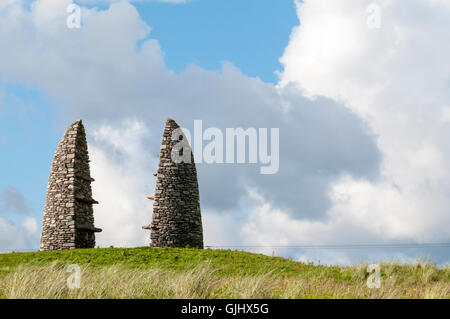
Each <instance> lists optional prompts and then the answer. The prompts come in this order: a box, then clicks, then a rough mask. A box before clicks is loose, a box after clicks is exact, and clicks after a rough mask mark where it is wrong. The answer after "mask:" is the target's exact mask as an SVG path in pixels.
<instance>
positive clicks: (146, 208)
mask: <svg viewBox="0 0 450 319" xmlns="http://www.w3.org/2000/svg"><path fill="white" fill-rule="evenodd" d="M147 134H148V129H147V128H146V127H145V126H144V125H143V124H142V123H141V122H139V121H136V120H134V121H130V120H128V121H125V122H123V123H121V125H116V126H114V127H112V126H110V125H106V124H104V125H101V126H100V127H98V128H96V129H94V130H91V132H90V136H91V138H90V140H89V141H90V146H89V151H90V158H91V161H92V164H91V173H92V176H94V178H95V179H96V182H94V183H93V185H92V187H93V194H94V197H95V198H96V199H97V200H98V201H99V205H96V207H95V208H94V212H95V224H96V225H97V227H100V228H102V229H103V232H101V233H99V234H97V236H96V238H97V245H99V246H102V247H105V246H110V245H113V246H115V247H134V246H146V245H148V243H149V241H150V240H149V238H150V235H149V233H148V231H145V230H142V229H141V227H142V226H144V225H147V224H149V223H150V221H151V215H152V206H153V202H151V201H150V200H148V199H147V198H146V195H147V194H149V193H151V192H152V191H153V189H154V179H155V177H154V176H153V175H152V174H153V170H152V167H155V166H156V165H155V163H156V157H155V156H152V154H151V153H150V152H149V150H146V146H145V144H144V142H145V139H146V138H147V136H146V135H147Z"/></svg>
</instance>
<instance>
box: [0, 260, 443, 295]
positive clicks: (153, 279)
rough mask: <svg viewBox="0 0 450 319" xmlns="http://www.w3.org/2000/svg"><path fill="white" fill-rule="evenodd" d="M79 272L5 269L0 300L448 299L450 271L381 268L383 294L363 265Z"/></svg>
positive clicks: (60, 267)
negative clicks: (291, 270) (73, 281)
mask: <svg viewBox="0 0 450 319" xmlns="http://www.w3.org/2000/svg"><path fill="white" fill-rule="evenodd" d="M80 267H81V286H80V288H78V289H69V288H68V286H67V278H68V277H69V276H70V273H68V272H67V271H66V270H67V264H66V263H64V262H61V261H54V262H52V263H50V264H40V265H39V264H21V265H17V266H15V267H13V268H8V269H6V270H5V269H3V271H4V273H3V275H2V276H1V277H0V298H92V299H97V298H119V299H123V298H158V299H166V298H187V299H195V298H243V299H245V298H255V299H259V298H285V299H289V298H450V269H449V268H448V267H447V268H444V269H438V268H436V267H435V266H434V265H432V264H427V263H418V264H411V265H399V264H398V263H395V262H392V263H387V264H383V265H382V266H381V267H382V269H383V272H382V284H381V288H379V289H376V288H373V289H370V288H368V287H367V286H366V280H367V276H368V274H367V272H366V268H367V265H364V264H362V265H358V266H353V267H339V268H337V267H334V268H333V269H334V270H333V272H330V270H329V269H327V268H326V267H324V268H322V270H320V271H316V272H314V273H310V272H308V271H306V272H299V273H298V274H297V275H295V276H281V275H280V273H278V272H277V271H276V270H272V271H259V272H256V273H253V274H247V273H242V274H240V273H238V272H237V273H235V274H232V275H223V274H219V273H218V272H217V269H215V268H214V267H213V266H212V264H211V263H210V262H208V261H206V262H202V263H200V264H198V265H197V266H195V267H193V268H192V269H190V270H173V269H167V268H162V267H151V266H150V267H148V268H133V267H129V266H127V265H112V266H103V267H92V266H89V265H80ZM345 274H346V275H345ZM348 274H350V275H349V276H347V275H348ZM343 275H345V276H343Z"/></svg>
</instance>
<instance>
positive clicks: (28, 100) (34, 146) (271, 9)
mask: <svg viewBox="0 0 450 319" xmlns="http://www.w3.org/2000/svg"><path fill="white" fill-rule="evenodd" d="M30 3H31V1H29V2H28V4H30ZM134 5H135V7H136V8H137V9H138V11H139V14H140V16H141V18H142V19H143V20H144V21H145V22H146V23H147V24H148V25H149V26H150V27H151V28H152V31H151V34H150V35H149V37H148V38H154V39H157V40H158V41H159V43H160V45H161V48H162V51H163V52H164V54H165V63H166V65H167V67H168V68H169V69H171V70H173V71H175V72H182V71H183V70H185V69H186V67H187V66H188V65H189V64H196V65H199V66H201V67H203V68H205V69H208V70H219V69H220V68H221V64H222V63H223V62H225V61H229V62H231V63H233V64H234V65H235V66H237V67H238V68H239V69H240V70H241V71H242V72H243V73H245V74H247V75H249V76H251V77H259V78H261V79H262V80H263V81H266V82H273V83H275V82H277V81H278V77H277V76H276V75H275V73H274V72H275V71H276V70H280V69H281V66H280V63H279V61H278V58H279V57H280V56H281V55H282V53H283V50H284V48H285V47H286V45H287V44H288V41H289V34H290V31H291V29H292V27H293V26H295V25H296V24H297V23H298V20H297V16H296V14H295V6H294V3H293V2H292V1H290V0H282V1H277V6H273V1H272V0H258V1H256V0H248V1H239V0H230V1H220V0H193V1H189V2H188V3H185V4H170V3H160V2H142V3H139V2H138V3H135V4H134ZM90 7H97V8H99V9H101V10H105V9H107V7H108V5H107V4H97V5H95V6H90ZM28 8H29V6H28ZM174 21H176V23H174ZM141 42H142V41H141ZM138 45H139V43H138ZM0 87H1V88H2V91H3V92H4V95H5V96H4V98H3V100H1V99H0V103H1V104H0V106H1V108H0V150H1V154H2V156H1V157H0V166H1V167H4V168H7V169H5V170H3V171H2V178H1V179H0V190H1V189H4V188H6V187H9V186H11V185H14V187H15V188H17V189H18V190H20V191H21V192H22V193H23V194H24V196H25V198H26V200H27V204H28V205H29V207H30V214H31V215H32V216H34V217H36V218H37V219H38V220H39V221H40V220H41V219H42V211H43V206H44V202H45V191H46V186H47V179H48V173H49V171H50V164H51V161H52V158H53V153H54V151H55V150H56V146H57V144H58V142H59V139H60V138H61V136H62V133H63V131H64V129H65V127H64V124H63V123H65V122H63V120H61V117H60V114H59V113H58V107H57V103H55V102H54V100H52V99H51V98H50V97H48V96H47V95H46V92H45V91H44V90H42V89H40V88H39V86H37V85H23V84H14V83H7V82H3V83H2V82H0ZM0 96H1V95H0ZM8 218H9V219H11V220H12V221H13V222H15V223H20V222H21V221H22V220H23V218H24V216H22V215H18V214H8ZM0 248H7V247H0ZM23 248H28V247H23ZM33 248H37V244H36V243H34V245H33Z"/></svg>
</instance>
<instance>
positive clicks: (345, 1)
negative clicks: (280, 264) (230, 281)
mask: <svg viewBox="0 0 450 319" xmlns="http://www.w3.org/2000/svg"><path fill="white" fill-rule="evenodd" d="M72 3H73V1H71V0H30V1H28V0H27V1H26V0H14V1H13V0H6V1H2V2H1V3H0V43H1V47H2V50H0V152H1V155H2V156H0V167H1V168H2V170H1V175H0V176H1V178H0V230H1V231H0V250H8V249H16V250H17V249H19V250H20V249H38V247H39V236H40V227H41V223H42V212H43V205H44V200H45V192H46V185H47V179H48V173H49V170H50V165H51V161H52V157H53V154H54V151H55V150H56V146H57V144H58V141H59V139H60V138H61V137H62V135H63V133H64V130H65V128H66V127H67V126H68V125H69V124H70V123H72V122H73V121H75V120H76V119H78V118H82V119H83V121H84V123H85V126H86V130H87V135H88V143H89V152H90V157H91V171H92V176H93V177H94V178H95V179H96V182H95V183H93V192H94V198H95V199H97V200H98V201H99V202H100V204H99V205H96V207H95V220H96V226H97V227H100V228H103V230H104V231H103V232H102V233H100V234H98V235H97V243H98V245H100V246H102V247H109V246H111V245H113V246H116V247H135V246H145V245H148V242H149V234H148V232H146V231H141V226H142V225H147V224H149V222H150V219H151V202H150V201H149V200H147V199H146V198H145V195H146V194H148V193H151V192H152V190H153V188H154V185H155V180H154V177H153V175H152V173H153V172H154V170H155V168H156V167H157V163H158V158H157V155H158V150H159V144H160V139H161V135H162V130H163V125H164V122H165V119H166V118H167V117H172V118H174V119H175V120H176V121H177V122H178V123H179V124H180V125H181V126H183V127H186V128H188V129H192V128H193V124H194V120H198V119H201V120H202V121H203V126H204V127H217V128H220V129H222V130H225V128H238V127H244V128H249V127H255V128H279V130H280V141H279V150H280V164H279V171H278V172H277V173H276V174H272V175H261V174H259V166H258V165H252V164H251V163H250V164H235V165H233V164H217V163H216V164H205V163H204V164H199V165H197V169H198V178H199V187H200V198H201V207H202V217H203V226H204V233H205V245H208V246H225V247H227V246H232V245H235V246H261V247H260V248H244V249H247V250H251V251H257V252H262V253H266V254H272V253H275V254H277V255H282V256H290V257H292V258H294V259H296V260H301V261H314V262H318V261H320V262H321V263H333V264H336V263H339V264H349V263H355V262H361V261H372V260H390V259H398V260H404V261H411V260H413V259H414V258H416V257H424V258H431V259H433V260H435V261H436V262H438V263H439V264H444V263H447V262H448V261H449V258H450V257H449V253H448V251H449V250H448V247H435V248H430V247H428V248H414V249H410V248H408V249H406V248H383V249H381V248H379V249H334V250H333V249H316V250H314V249H301V248H279V247H278V246H302V245H347V244H361V243H367V244H378V245H385V244H411V243H417V244H420V243H422V244H423V243H449V242H450V227H448V225H450V212H449V207H450V196H449V192H450V179H449V177H450V161H449V159H450V148H449V144H448V142H447V141H448V136H449V135H450V134H449V133H450V93H449V92H450V90H449V86H450V62H449V61H448V56H447V55H448V54H447V53H448V52H449V49H450V22H449V21H450V19H449V18H450V5H449V4H448V2H447V1H445V0H412V1H408V2H401V3H400V2H398V1H390V0H377V1H365V0H363V1H360V0H342V1H326V0H314V1H312V0H305V1H303V2H300V1H291V0H289V1H288V0H283V1H276V4H275V2H274V1H269V0H259V1H255V0H247V1H237V0H232V1H219V0H187V1H177V0H173V1H145V0H141V1H107V0H104V1H94V0H82V1H75V3H77V4H78V5H80V6H81V27H80V28H73V29H71V28H68V27H67V24H66V21H67V17H68V15H69V13H67V7H68V6H69V5H70V4H72Z"/></svg>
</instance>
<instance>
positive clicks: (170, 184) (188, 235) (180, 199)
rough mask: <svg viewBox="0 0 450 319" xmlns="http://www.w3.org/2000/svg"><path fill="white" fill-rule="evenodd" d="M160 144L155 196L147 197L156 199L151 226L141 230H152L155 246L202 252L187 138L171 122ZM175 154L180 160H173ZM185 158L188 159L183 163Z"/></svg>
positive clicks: (152, 239) (151, 244)
mask: <svg viewBox="0 0 450 319" xmlns="http://www.w3.org/2000/svg"><path fill="white" fill-rule="evenodd" d="M173 137H175V138H173ZM180 141H183V142H184V143H185V144H184V145H185V146H186V147H185V148H182V149H179V148H178V146H179V145H180ZM161 144H162V145H161V151H160V153H159V167H158V172H157V173H155V174H154V175H155V176H156V177H157V180H156V189H155V193H154V194H151V195H148V196H147V198H148V199H151V200H154V203H153V216H152V223H151V224H150V225H148V226H144V227H142V228H143V229H150V231H151V232H150V240H151V243H150V246H152V247H180V248H184V247H186V246H187V245H189V247H195V248H200V249H203V228H202V216H201V213H200V199H199V192H198V182H197V170H196V168H195V163H194V157H193V155H192V151H191V148H190V146H189V144H188V143H187V140H186V137H185V136H184V134H182V131H181V129H180V127H179V126H178V124H177V123H175V121H174V120H172V119H168V120H167V122H166V126H165V128H164V134H163V138H162V141H161ZM186 151H187V152H186ZM183 152H185V154H183ZM172 155H174V156H175V157H176V158H178V159H177V160H176V161H174V160H173V158H174V157H173V156H172ZM182 158H184V159H185V160H184V161H183V162H180V160H181V159H182Z"/></svg>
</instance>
